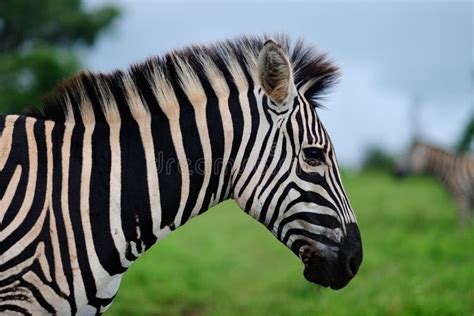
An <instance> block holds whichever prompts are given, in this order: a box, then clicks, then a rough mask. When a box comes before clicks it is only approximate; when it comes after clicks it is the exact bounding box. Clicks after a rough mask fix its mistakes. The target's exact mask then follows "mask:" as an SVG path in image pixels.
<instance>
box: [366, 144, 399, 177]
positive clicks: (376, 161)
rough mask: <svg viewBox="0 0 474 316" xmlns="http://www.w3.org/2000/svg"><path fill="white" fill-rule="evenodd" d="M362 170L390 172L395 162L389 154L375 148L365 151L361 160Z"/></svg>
mask: <svg viewBox="0 0 474 316" xmlns="http://www.w3.org/2000/svg"><path fill="white" fill-rule="evenodd" d="M362 169H364V170H382V171H392V170H394V169H395V161H394V159H393V158H392V156H391V155H390V154H388V153H387V152H386V151H384V150H383V149H382V148H380V147H377V146H371V147H369V148H367V149H366V151H365V154H364V159H363V160H362Z"/></svg>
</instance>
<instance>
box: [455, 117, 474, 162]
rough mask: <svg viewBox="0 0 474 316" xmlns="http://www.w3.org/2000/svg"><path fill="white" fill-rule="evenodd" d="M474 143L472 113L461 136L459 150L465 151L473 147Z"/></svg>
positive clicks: (473, 118)
mask: <svg viewBox="0 0 474 316" xmlns="http://www.w3.org/2000/svg"><path fill="white" fill-rule="evenodd" d="M473 143H474V114H473V115H471V117H470V119H469V121H468V122H467V124H466V127H465V128H464V131H463V133H462V134H461V138H460V139H459V142H458V146H457V149H458V152H461V153H464V152H468V151H470V150H471V149H472V146H473Z"/></svg>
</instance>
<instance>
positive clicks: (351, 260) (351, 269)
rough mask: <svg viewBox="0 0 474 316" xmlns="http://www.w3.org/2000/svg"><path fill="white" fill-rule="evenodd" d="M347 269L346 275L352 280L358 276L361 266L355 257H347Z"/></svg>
mask: <svg viewBox="0 0 474 316" xmlns="http://www.w3.org/2000/svg"><path fill="white" fill-rule="evenodd" d="M345 268H346V273H347V275H348V276H349V277H350V278H352V277H353V276H354V275H356V273H357V270H359V264H358V260H357V258H356V257H355V256H347V258H346V264H345Z"/></svg>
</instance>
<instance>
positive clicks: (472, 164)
mask: <svg viewBox="0 0 474 316" xmlns="http://www.w3.org/2000/svg"><path fill="white" fill-rule="evenodd" d="M402 164H403V165H400V166H399V167H398V170H397V172H398V174H399V175H401V176H404V175H406V174H407V173H421V172H428V173H430V174H432V175H433V176H435V177H437V178H438V179H439V180H440V181H441V182H442V183H443V184H444V186H445V187H446V189H447V190H448V191H449V193H450V194H451V195H452V197H453V199H454V202H455V204H456V207H457V210H458V213H459V214H458V215H459V221H460V223H461V224H462V225H463V224H464V223H466V221H468V220H471V221H472V220H473V219H474V157H473V156H472V155H469V154H456V153H453V152H450V151H447V150H444V149H441V148H439V147H437V146H433V145H431V144H428V143H426V142H423V141H420V140H418V139H415V141H414V142H413V143H412V145H411V147H410V151H409V155H408V159H407V161H406V162H405V163H402Z"/></svg>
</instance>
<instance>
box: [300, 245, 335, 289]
mask: <svg viewBox="0 0 474 316" xmlns="http://www.w3.org/2000/svg"><path fill="white" fill-rule="evenodd" d="M301 259H302V260H303V263H304V270H303V275H304V277H305V279H306V280H308V281H309V282H311V283H314V284H317V285H320V286H323V287H328V286H330V284H331V282H330V279H329V276H328V275H327V273H326V271H325V269H324V264H323V259H322V258H320V257H318V256H317V255H316V254H315V253H314V252H313V251H311V250H309V249H305V250H304V251H303V253H302V255H301Z"/></svg>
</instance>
